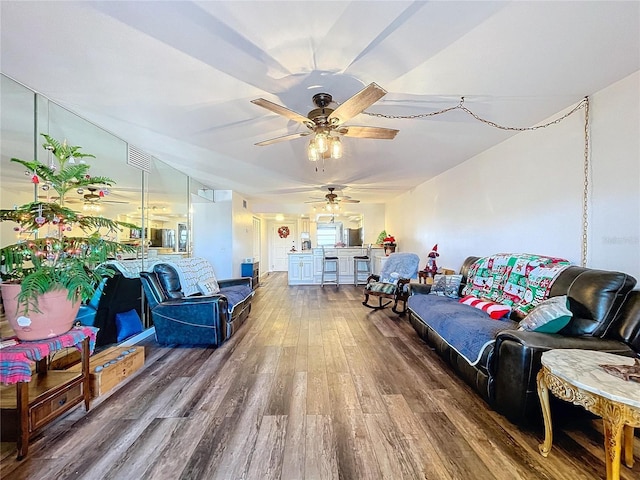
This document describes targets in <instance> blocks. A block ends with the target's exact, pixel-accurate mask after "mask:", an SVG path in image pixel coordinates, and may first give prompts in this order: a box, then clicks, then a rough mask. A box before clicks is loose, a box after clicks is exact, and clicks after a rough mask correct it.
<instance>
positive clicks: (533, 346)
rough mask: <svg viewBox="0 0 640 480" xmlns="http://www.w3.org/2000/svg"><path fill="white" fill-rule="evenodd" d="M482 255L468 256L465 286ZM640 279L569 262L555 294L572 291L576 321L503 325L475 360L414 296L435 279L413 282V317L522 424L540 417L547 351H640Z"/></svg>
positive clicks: (457, 367) (495, 404) (456, 366)
mask: <svg viewBox="0 0 640 480" xmlns="http://www.w3.org/2000/svg"><path fill="white" fill-rule="evenodd" d="M478 259H479V257H468V258H467V259H466V260H465V262H464V264H463V265H462V267H461V270H460V273H461V274H462V275H463V280H462V282H463V283H462V285H461V287H460V292H462V289H463V287H464V285H465V282H466V279H467V274H468V272H469V268H470V267H471V265H472V264H473V263H474V262H475V261H476V260H478ZM635 284H636V280H635V279H634V278H633V277H631V276H629V275H627V274H624V273H620V272H611V271H603V270H594V269H589V268H582V267H578V266H569V267H568V268H566V269H565V270H564V271H562V272H561V273H560V275H559V276H558V277H557V279H556V280H555V282H554V283H553V285H552V287H551V291H550V294H549V296H550V297H554V296H559V295H567V297H568V300H569V305H570V307H569V308H570V310H571V311H572V313H573V318H572V320H571V322H570V323H569V324H568V325H567V326H566V327H565V328H563V329H562V330H560V331H559V332H558V333H557V334H549V333H539V332H532V331H518V330H515V329H513V330H506V331H502V332H500V333H498V334H497V336H496V337H495V343H493V345H490V346H488V347H487V348H485V350H484V351H483V353H482V357H481V359H480V360H479V361H478V363H476V364H475V365H471V364H470V363H469V362H468V361H467V360H466V359H465V358H464V357H463V356H462V355H460V354H459V353H458V351H456V350H455V349H454V348H452V347H451V345H449V344H448V343H447V341H446V340H445V339H443V338H442V337H441V336H440V335H439V334H438V333H437V332H436V331H435V330H434V329H433V328H432V327H431V326H430V319H431V316H432V315H434V313H432V312H430V311H429V308H425V307H424V305H425V304H424V302H421V306H420V309H416V304H417V303H418V302H412V297H413V296H414V295H424V294H427V293H428V292H429V289H430V286H429V285H421V284H412V285H411V297H410V298H409V301H408V305H409V315H410V316H409V318H410V322H411V324H412V325H413V327H414V329H415V330H416V332H417V333H418V335H419V336H420V337H421V338H423V339H424V340H425V341H426V342H427V343H428V344H429V345H431V346H432V347H433V348H434V349H435V351H436V352H437V353H438V354H439V355H440V356H442V357H443V358H444V359H445V360H446V361H447V362H448V363H449V365H451V367H452V368H453V370H454V371H455V372H456V373H457V374H458V375H459V376H460V377H461V378H462V379H464V380H465V381H466V382H467V383H468V384H469V385H471V386H472V387H473V388H474V389H475V390H476V391H477V392H478V393H479V394H480V395H481V396H482V398H484V400H485V401H486V402H487V403H488V404H489V405H490V406H491V407H492V408H493V409H494V410H496V411H497V412H498V413H501V414H502V415H504V416H506V417H507V418H508V419H509V420H511V421H512V422H514V423H516V424H533V423H540V422H541V421H542V416H541V411H540V404H539V403H540V402H539V399H538V396H537V387H536V375H537V373H538V371H539V370H540V367H541V363H540V358H541V356H542V353H543V352H545V351H547V350H550V349H557V348H577V349H586V350H601V351H605V352H610V353H615V354H619V355H625V356H634V357H638V356H640V291H637V290H632V289H633V288H634V286H635ZM429 297H435V296H433V295H430V296H429ZM423 300H424V299H423ZM452 302H456V300H453V299H452ZM412 306H413V308H412Z"/></svg>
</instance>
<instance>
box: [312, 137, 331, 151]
mask: <svg viewBox="0 0 640 480" xmlns="http://www.w3.org/2000/svg"><path fill="white" fill-rule="evenodd" d="M315 140H316V147H317V149H318V152H320V153H325V152H326V151H327V150H329V138H328V136H327V134H326V133H324V132H319V133H316V138H315Z"/></svg>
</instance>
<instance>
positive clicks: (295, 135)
mask: <svg viewBox="0 0 640 480" xmlns="http://www.w3.org/2000/svg"><path fill="white" fill-rule="evenodd" d="M310 134H311V132H300V133H292V134H290V135H284V136H282V137H276V138H272V139H271V140H265V141H263V142H258V143H256V145H258V146H261V147H263V146H265V145H271V144H273V143H278V142H284V141H286V140H293V139H294V138H300V137H306V136H307V135H310Z"/></svg>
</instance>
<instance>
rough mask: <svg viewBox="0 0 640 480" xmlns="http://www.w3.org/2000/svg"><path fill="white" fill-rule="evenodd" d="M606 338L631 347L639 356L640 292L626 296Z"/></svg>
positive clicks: (633, 292) (632, 292) (636, 291)
mask: <svg viewBox="0 0 640 480" xmlns="http://www.w3.org/2000/svg"><path fill="white" fill-rule="evenodd" d="M607 336H608V337H611V338H613V339H615V340H621V341H623V342H625V343H627V344H628V345H631V348H633V349H634V350H635V351H636V352H638V353H639V354H640V290H633V291H631V292H629V293H628V294H627V297H626V298H625V300H624V303H623V304H622V307H621V308H620V313H619V315H617V317H616V320H615V321H614V322H613V325H612V327H611V329H610V330H609V331H608V332H607Z"/></svg>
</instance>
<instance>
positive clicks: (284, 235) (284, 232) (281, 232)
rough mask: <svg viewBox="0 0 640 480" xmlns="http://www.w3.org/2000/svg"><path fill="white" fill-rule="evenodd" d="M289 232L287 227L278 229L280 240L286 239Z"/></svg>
mask: <svg viewBox="0 0 640 480" xmlns="http://www.w3.org/2000/svg"><path fill="white" fill-rule="evenodd" d="M290 233H291V232H290V231H289V227H287V226H286V225H283V226H282V227H280V228H279V229H278V235H279V236H280V238H287V237H288V236H289V234H290Z"/></svg>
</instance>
